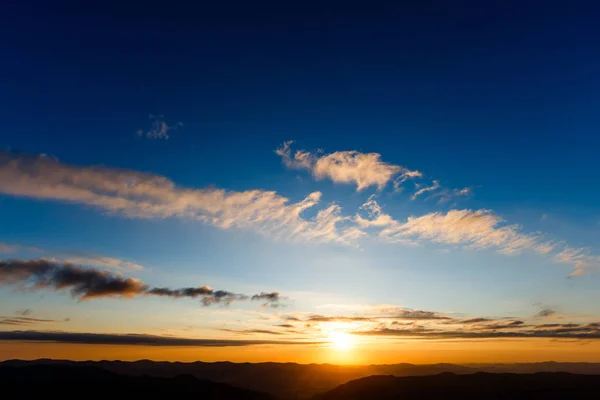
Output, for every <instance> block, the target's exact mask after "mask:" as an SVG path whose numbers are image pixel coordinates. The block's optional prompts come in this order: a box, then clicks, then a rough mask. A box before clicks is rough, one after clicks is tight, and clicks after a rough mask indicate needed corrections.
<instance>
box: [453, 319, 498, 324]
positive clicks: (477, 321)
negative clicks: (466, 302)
mask: <svg viewBox="0 0 600 400" xmlns="http://www.w3.org/2000/svg"><path fill="white" fill-rule="evenodd" d="M490 321H493V320H491V319H489V318H471V319H464V320H462V321H457V322H458V323H461V324H480V323H483V322H490Z"/></svg>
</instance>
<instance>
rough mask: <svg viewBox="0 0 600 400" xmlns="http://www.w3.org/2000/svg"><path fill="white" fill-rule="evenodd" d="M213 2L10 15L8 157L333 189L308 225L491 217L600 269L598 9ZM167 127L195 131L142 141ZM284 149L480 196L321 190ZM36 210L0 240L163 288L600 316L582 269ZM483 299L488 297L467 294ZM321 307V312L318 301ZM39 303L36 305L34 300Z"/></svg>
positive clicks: (0, 210) (201, 182)
mask: <svg viewBox="0 0 600 400" xmlns="http://www.w3.org/2000/svg"><path fill="white" fill-rule="evenodd" d="M196 3H201V4H193V2H181V3H178V2H153V1H149V2H145V3H144V4H143V5H141V4H139V2H137V3H134V2H129V3H128V2H109V1H105V2H100V3H98V4H95V5H94V6H91V5H90V4H85V5H84V4H79V3H78V2H72V3H68V4H67V3H66V2H51V3H48V2H31V1H10V2H5V3H4V4H3V5H2V6H0V35H1V36H2V37H3V38H4V40H2V41H0V57H1V59H2V62H1V63H0V93H1V94H2V96H0V121H2V134H1V135H0V146H2V147H4V148H8V149H10V150H11V151H12V152H14V153H15V154H23V153H24V154H33V155H36V154H47V155H50V156H53V157H56V158H57V159H58V160H60V162H61V163H64V164H67V165H71V164H74V165H76V166H93V165H104V166H107V167H109V168H122V169H128V170H134V171H144V172H149V173H152V174H156V175H160V176H165V177H167V178H168V179H170V180H171V181H173V182H174V183H175V184H176V185H178V186H181V187H189V188H194V189H199V188H205V187H218V188H224V189H227V190H235V191H244V190H251V189H263V190H274V191H277V193H278V194H280V195H282V196H285V197H287V198H289V199H290V201H292V202H297V201H300V200H302V199H304V198H305V197H306V196H307V195H308V194H309V193H311V192H313V191H321V192H322V193H323V198H322V204H321V205H320V206H319V208H318V209H315V210H309V211H308V212H307V216H308V217H310V218H312V217H313V216H315V215H316V211H317V210H319V209H321V208H322V207H326V206H327V205H329V204H330V203H331V202H336V203H337V204H339V205H340V206H342V207H343V210H344V215H348V216H353V215H354V214H355V213H356V210H357V209H358V207H359V206H360V205H361V204H363V203H364V202H365V201H367V199H368V197H369V196H370V195H371V194H374V193H375V194H377V200H378V201H379V203H380V204H381V205H382V206H383V207H384V210H385V211H386V212H387V213H389V214H391V215H392V217H394V218H395V219H396V220H397V221H401V222H402V221H404V220H406V218H407V217H408V216H409V215H413V216H417V217H418V216H421V215H424V214H426V213H430V212H443V213H445V212H447V211H449V210H453V209H454V210H462V209H472V210H479V209H485V210H493V213H495V215H499V216H500V217H501V218H503V219H505V221H506V223H508V224H518V225H521V226H522V229H523V232H527V233H528V234H531V235H534V234H535V232H542V233H543V234H545V235H547V236H545V237H547V238H548V240H554V241H555V242H556V243H561V245H565V244H566V245H567V246H569V247H571V248H576V249H586V250H585V251H586V252H588V253H589V254H591V256H590V257H594V256H593V255H594V254H597V253H598V250H599V248H598V245H597V244H598V241H599V240H600V209H599V207H598V199H599V198H600V191H599V189H598V185H597V183H596V182H597V177H598V175H599V173H600V163H599V162H598V148H599V146H600V135H599V134H598V132H599V131H600V118H599V115H600V113H598V110H599V109H600V78H598V76H599V75H598V71H600V24H599V23H598V21H600V5H597V4H595V3H594V2H591V1H587V2H584V1H575V2H569V3H566V2H553V1H519V2H517V1H503V2H481V1H456V2H448V1H404V2H402V1H394V2H392V1H390V2H371V3H369V4H368V6H367V3H364V2H363V3H362V4H358V2H293V3H294V4H292V2H286V1H278V2H250V1H244V2H225V1H223V2H196ZM324 3H327V4H324ZM150 114H154V115H164V118H165V120H166V121H167V123H168V124H169V125H175V124H177V123H178V122H181V123H182V124H183V125H182V126H180V127H178V129H177V130H175V131H172V132H170V133H169V134H170V138H169V139H168V140H149V139H146V138H144V137H140V136H138V135H137V134H136V132H137V131H138V130H140V129H142V130H144V131H147V130H148V129H149V128H150V126H151V121H150V120H149V115H150ZM286 140H294V141H295V143H294V148H295V149H306V150H308V151H311V152H316V151H317V149H323V151H324V153H323V154H329V153H333V152H336V151H346V150H357V151H359V152H363V153H371V152H374V153H379V154H381V159H382V160H383V161H384V162H386V163H390V164H394V165H401V166H405V167H407V168H409V169H413V170H419V171H422V172H424V173H425V175H426V178H427V179H426V180H425V181H424V182H426V183H427V184H431V182H432V180H439V182H440V183H441V185H442V187H444V188H448V189H449V190H452V188H456V189H460V188H464V187H470V188H472V192H473V194H472V196H469V197H467V198H464V199H460V201H458V200H457V202H448V203H444V204H438V203H437V202H436V201H437V200H436V199H426V198H425V196H423V197H421V198H419V199H418V200H414V201H412V200H410V195H411V194H412V193H414V192H415V190H416V189H417V188H415V187H414V186H413V185H412V183H408V184H407V186H406V191H405V193H401V194H397V193H393V191H392V190H391V183H390V184H388V185H387V186H386V189H385V190H380V191H378V190H377V188H376V187H374V186H372V187H370V188H369V190H364V191H357V190H356V186H355V185H346V184H342V183H335V184H334V183H332V182H331V181H330V180H327V179H324V180H315V179H312V178H311V175H310V173H308V172H307V171H296V170H289V169H286V168H285V167H284V166H283V165H282V160H281V157H278V156H277V155H276V154H275V153H274V150H275V149H277V148H278V147H279V146H280V145H281V144H282V143H283V142H284V141H286ZM315 154H317V153H315ZM24 197H28V196H10V195H1V196H0V243H8V244H18V245H24V246H25V245H29V246H36V247H39V248H43V249H44V250H47V251H48V254H47V255H48V256H50V253H51V252H52V251H56V252H66V251H69V252H73V251H78V252H90V253H94V254H103V255H108V256H112V257H117V258H124V259H128V260H133V261H135V262H137V263H140V264H141V265H143V266H144V267H145V268H146V270H145V271H142V272H139V274H140V276H142V277H143V278H144V279H145V280H148V281H152V280H154V281H156V280H164V282H165V285H184V284H186V283H187V282H188V280H189V279H190V276H192V277H197V276H200V277H201V279H202V280H203V281H204V280H206V279H207V278H211V279H212V281H211V282H209V283H211V284H214V285H217V284H222V285H223V286H225V285H227V284H230V285H233V289H238V290H240V291H253V290H256V291H260V290H263V287H264V286H267V288H265V290H266V289H269V290H275V289H277V290H281V291H282V292H283V291H284V290H287V291H289V292H293V293H297V294H298V296H299V297H300V298H299V299H296V301H297V302H296V304H297V307H298V310H300V311H306V312H308V311H310V310H314V307H315V306H316V305H318V304H319V302H321V303H323V302H334V303H335V302H343V301H347V302H354V303H370V304H380V303H386V304H401V305H403V306H408V307H414V308H432V309H434V310H438V309H443V310H441V311H460V312H465V313H472V314H476V315H489V314H503V313H504V314H508V313H513V314H517V315H518V314H519V313H524V314H527V313H529V312H530V311H528V308H527V307H530V308H531V307H533V306H532V304H534V303H536V304H537V303H544V304H546V303H551V304H552V305H553V306H555V307H557V308H559V309H560V307H563V311H564V312H565V313H577V312H579V313H581V314H585V315H588V316H589V315H592V314H594V313H596V311H598V312H600V310H595V309H594V307H593V306H591V305H590V304H591V303H590V302H591V301H592V300H593V301H596V300H598V299H597V295H594V294H593V292H594V288H595V286H594V285H597V283H598V282H599V281H598V278H597V277H596V275H595V274H593V273H589V274H587V273H586V274H585V275H584V276H583V277H576V278H574V279H573V280H570V281H569V280H566V276H567V275H568V274H569V273H570V272H571V270H572V269H573V268H572V266H569V265H566V264H561V265H560V266H557V264H556V263H553V262H552V258H551V257H550V258H549V257H539V255H538V254H524V255H518V256H511V257H506V256H505V255H500V254H496V253H495V252H494V251H493V250H490V249H487V250H485V251H482V252H478V251H471V250H468V249H465V248H462V247H461V245H458V246H455V245H452V246H449V249H450V250H451V252H450V253H442V252H441V251H447V250H449V249H443V248H439V247H444V246H443V244H442V245H439V243H437V244H434V245H433V246H430V247H428V246H427V245H425V246H424V247H411V246H405V247H403V246H397V245H390V244H382V243H378V242H376V241H374V240H370V241H368V242H367V243H363V244H361V245H359V246H358V247H359V249H358V250H357V249H354V248H352V250H348V249H347V248H345V247H340V246H338V245H330V244H327V245H324V244H318V245H315V246H314V247H311V246H310V245H306V244H295V243H289V242H286V241H283V242H281V241H275V240H272V239H271V238H269V237H262V236H256V235H253V234H251V233H248V232H246V231H243V230H242V231H238V230H235V229H232V230H228V229H224V230H223V229H217V228H213V227H210V226H208V227H207V226H204V225H202V224H199V223H197V222H194V221H187V220H183V221H182V220H180V219H177V218H167V219H164V220H163V219H157V220H154V219H149V220H148V219H129V218H122V217H120V216H115V215H106V213H103V212H97V211H96V210H93V209H91V208H90V207H85V206H79V205H76V204H70V203H69V202H61V201H58V202H54V201H46V200H44V201H40V200H39V199H30V198H24ZM374 242H375V243H374ZM557 251H558V250H557ZM588 253H586V254H588ZM29 256H31V255H29ZM34 256H35V255H34ZM282 260H285V261H282ZM588 260H591V259H588ZM595 262H598V263H599V264H600V259H597V260H596V261H595ZM247 264H250V265H249V266H248V265H247ZM589 267H590V268H589V269H590V270H593V269H594V268H595V265H592V266H589ZM586 268H587V267H586ZM172 272H174V273H172ZM586 272H587V270H586ZM498 283H501V284H498ZM155 284H157V283H155ZM424 288H428V289H431V290H432V291H433V292H435V294H434V295H431V296H428V295H425V294H423V290H424ZM467 290H473V291H474V292H473V293H471V296H472V297H469V296H455V293H456V292H457V291H458V292H461V293H464V292H465V291H467ZM303 291H307V292H311V291H312V292H315V293H320V294H321V295H322V296H321V297H319V296H315V297H314V298H311V299H309V300H307V299H302V298H301V294H299V293H302V292H303ZM0 295H3V296H12V295H13V292H12V291H3V292H0ZM330 295H331V297H328V296H330ZM336 296H337V297H336ZM586 296H592V297H586ZM291 297H293V295H292V296H291ZM20 299H21V300H19V302H20V303H19V304H21V303H22V306H23V307H27V306H28V303H27V302H28V301H30V300H31V301H34V300H32V299H33V297H29V295H26V296H25V295H23V297H21V298H20ZM319 299H322V300H319ZM35 301H38V300H35ZM57 301H58V300H57ZM60 301H61V302H64V303H65V304H67V303H68V304H70V303H69V302H68V301H67V300H64V299H63V298H61V300H60ZM57 304H58V303H57ZM61 304H62V303H61ZM32 307H35V306H32ZM65 307H66V306H65ZM81 307H95V306H91V305H90V306H88V305H87V304H86V305H85V306H81ZM115 307H116V306H115ZM311 307H312V308H311ZM534 308H535V307H534ZM86 310H87V309H86ZM4 312H12V311H11V310H9V309H6V310H4ZM69 312H71V311H69ZM73 312H74V313H81V312H82V311H73ZM486 313H487V314H486ZM527 315H528V314H527ZM136 326H137V328H135V327H136ZM81 329H84V328H81ZM131 329H138V330H142V331H143V330H144V329H146V326H145V325H144V326H143V327H142V326H141V325H134V327H133V328H131ZM148 329H150V328H148Z"/></svg>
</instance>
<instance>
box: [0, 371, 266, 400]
mask: <svg viewBox="0 0 600 400" xmlns="http://www.w3.org/2000/svg"><path fill="white" fill-rule="evenodd" d="M0 387H1V388H2V392H3V393H4V394H6V395H9V394H12V397H14V398H22V399H29V398H33V399H35V398H51V399H55V398H56V399H82V398H90V397H93V398H100V399H110V398H115V399H125V398H131V399H144V398H152V399H153V398H159V399H161V398H162V399H170V398H181V397H179V396H182V395H185V396H189V397H190V398H194V399H202V400H230V399H231V400H233V399H235V400H274V399H275V397H272V396H271V395H267V394H263V393H258V392H253V391H250V390H245V389H239V388H236V387H233V386H230V385H226V384H223V383H216V382H211V381H207V380H201V379H196V378H194V377H192V376H189V375H188V376H178V377H175V378H157V377H149V376H128V375H120V374H116V373H114V372H109V371H106V370H103V369H100V368H93V367H80V368H76V367H68V366H59V365H54V366H50V365H33V366H27V367H6V366H4V367H0ZM9 397H11V396H9Z"/></svg>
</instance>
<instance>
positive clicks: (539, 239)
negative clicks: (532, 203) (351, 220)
mask: <svg viewBox="0 0 600 400" xmlns="http://www.w3.org/2000/svg"><path fill="white" fill-rule="evenodd" d="M361 209H363V210H367V214H368V215H367V217H361V216H360V215H357V216H356V221H357V224H358V225H359V226H361V227H363V228H379V229H380V231H379V237H380V238H382V239H383V240H385V241H388V242H391V243H400V244H410V245H415V244H419V243H420V242H421V241H423V240H425V241H432V242H435V243H439V244H443V245H453V246H460V247H462V248H465V249H493V250H495V251H497V252H499V253H502V254H505V255H515V254H520V253H522V252H525V251H531V252H534V253H537V254H540V255H543V256H548V257H550V258H551V259H552V260H554V261H557V262H559V263H563V264H569V265H573V267H574V271H573V273H572V274H571V276H576V275H582V274H584V273H585V272H587V271H589V270H590V269H591V268H598V267H600V256H597V255H593V254H590V252H589V251H588V250H587V249H574V248H570V247H568V246H566V245H564V244H563V243H559V242H557V241H553V240H548V239H545V237H544V235H542V234H541V233H537V232H534V233H526V232H523V230H522V228H521V227H520V226H519V225H515V224H512V225H511V224H508V223H506V221H504V220H503V219H502V218H501V217H499V216H498V215H496V214H494V213H493V212H492V211H490V210H468V209H467V210H450V211H448V212H446V213H439V212H434V213H428V214H425V215H422V216H419V217H409V218H408V219H407V220H406V221H405V222H401V221H398V220H395V219H394V218H392V217H391V216H390V215H389V214H386V213H385V212H384V211H383V210H382V207H381V206H380V205H379V204H378V203H377V201H376V200H375V198H374V197H371V198H369V200H368V201H367V202H366V203H365V204H363V206H362V207H361Z"/></svg>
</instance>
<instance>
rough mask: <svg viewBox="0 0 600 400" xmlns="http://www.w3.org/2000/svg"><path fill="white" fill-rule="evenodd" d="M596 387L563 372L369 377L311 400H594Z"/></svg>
mask: <svg viewBox="0 0 600 400" xmlns="http://www.w3.org/2000/svg"><path fill="white" fill-rule="evenodd" d="M599 387H600V376H594V375H573V374H568V373H564V372H550V373H548V372H542V373H535V374H490V373H485V372H477V373H475V374H468V375H456V374H452V373H443V374H439V375H433V376H422V377H395V376H370V377H367V378H362V379H357V380H354V381H351V382H348V383H346V384H343V385H341V386H338V387H337V388H335V389H333V390H330V391H329V392H327V393H324V394H322V395H317V396H315V397H314V400H367V399H368V400H391V399H398V400H400V399H401V400H434V399H436V400H437V399H449V400H471V399H472V400H476V399H477V400H481V399H485V400H501V399H502V400H505V399H524V400H525V399H527V400H537V399H539V400H542V399H543V400H554V399H557V400H558V399H561V400H564V399H576V398H594V397H595V396H597V391H598V388H599Z"/></svg>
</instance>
